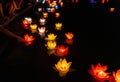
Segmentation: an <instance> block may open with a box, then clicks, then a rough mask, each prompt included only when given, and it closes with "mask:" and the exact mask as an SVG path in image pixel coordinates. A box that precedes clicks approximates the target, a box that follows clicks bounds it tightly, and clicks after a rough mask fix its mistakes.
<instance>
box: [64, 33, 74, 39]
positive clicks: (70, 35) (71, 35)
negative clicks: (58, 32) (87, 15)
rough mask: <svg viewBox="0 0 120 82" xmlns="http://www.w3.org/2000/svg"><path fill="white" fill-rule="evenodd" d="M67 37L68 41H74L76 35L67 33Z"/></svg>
mask: <svg viewBox="0 0 120 82" xmlns="http://www.w3.org/2000/svg"><path fill="white" fill-rule="evenodd" d="M65 36H66V38H67V39H69V40H72V39H73V37H74V34H73V33H72V32H67V33H65Z"/></svg>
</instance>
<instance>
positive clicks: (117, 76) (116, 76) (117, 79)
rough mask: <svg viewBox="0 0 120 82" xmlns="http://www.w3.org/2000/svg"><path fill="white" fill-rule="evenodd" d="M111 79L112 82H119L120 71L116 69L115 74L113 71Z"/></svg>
mask: <svg viewBox="0 0 120 82" xmlns="http://www.w3.org/2000/svg"><path fill="white" fill-rule="evenodd" d="M113 77H114V80H115V81H112V82H120V69H118V70H117V72H116V73H115V72H114V71H113Z"/></svg>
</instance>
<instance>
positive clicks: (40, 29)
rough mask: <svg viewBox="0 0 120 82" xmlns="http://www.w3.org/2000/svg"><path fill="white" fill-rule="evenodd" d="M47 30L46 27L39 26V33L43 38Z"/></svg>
mask: <svg viewBox="0 0 120 82" xmlns="http://www.w3.org/2000/svg"><path fill="white" fill-rule="evenodd" d="M45 32H46V27H41V28H38V33H39V35H40V36H41V38H42V37H44V36H45Z"/></svg>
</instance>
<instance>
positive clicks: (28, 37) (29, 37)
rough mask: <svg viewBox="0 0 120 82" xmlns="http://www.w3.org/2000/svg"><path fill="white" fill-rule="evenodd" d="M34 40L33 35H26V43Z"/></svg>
mask: <svg viewBox="0 0 120 82" xmlns="http://www.w3.org/2000/svg"><path fill="white" fill-rule="evenodd" d="M34 40H35V38H34V37H33V36H32V35H31V36H30V35H28V34H26V35H24V41H25V43H26V45H30V44H32V43H33V41H34Z"/></svg>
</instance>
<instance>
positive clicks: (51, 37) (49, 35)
mask: <svg viewBox="0 0 120 82" xmlns="http://www.w3.org/2000/svg"><path fill="white" fill-rule="evenodd" d="M56 37H57V35H55V34H53V33H50V34H48V37H46V38H45V40H56Z"/></svg>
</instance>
